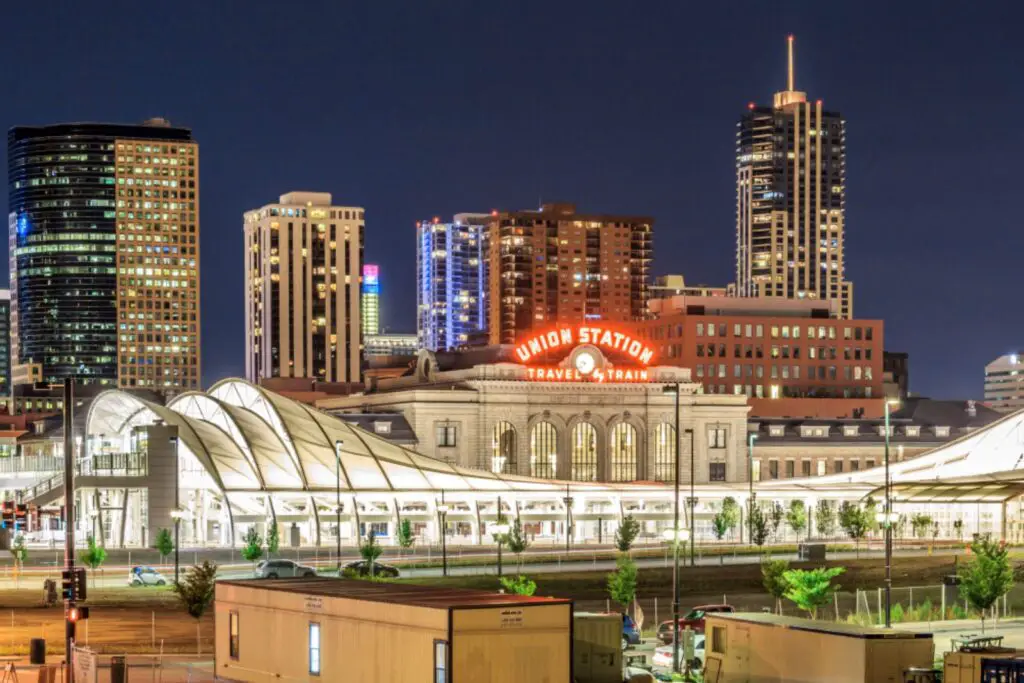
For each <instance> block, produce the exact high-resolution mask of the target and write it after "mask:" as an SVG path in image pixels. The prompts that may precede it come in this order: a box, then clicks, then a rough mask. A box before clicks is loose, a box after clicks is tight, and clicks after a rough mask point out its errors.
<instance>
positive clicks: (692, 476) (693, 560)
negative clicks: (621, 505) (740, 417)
mask: <svg viewBox="0 0 1024 683" xmlns="http://www.w3.org/2000/svg"><path fill="white" fill-rule="evenodd" d="M678 390H679V385H678V384H677V385H676V391H678ZM678 400H679V394H678V393H677V394H676V401H678ZM677 416H678V413H677ZM677 419H678V418H677ZM676 428H677V429H678V426H677V427H676ZM684 431H685V432H686V433H687V434H689V435H690V498H689V500H688V501H687V502H688V503H689V504H690V566H691V567H695V566H697V560H696V558H695V555H694V547H693V545H694V543H695V542H696V539H697V526H696V520H695V519H694V510H695V508H696V506H697V492H696V490H695V488H694V486H695V484H694V481H695V479H696V477H697V475H696V467H695V465H694V462H695V461H696V460H697V454H696V453H695V452H694V450H693V430H692V429H687V430H684Z"/></svg>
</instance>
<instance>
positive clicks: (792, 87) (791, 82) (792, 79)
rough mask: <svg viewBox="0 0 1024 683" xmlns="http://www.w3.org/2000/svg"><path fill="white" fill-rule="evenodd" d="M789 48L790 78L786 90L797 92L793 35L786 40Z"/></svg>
mask: <svg viewBox="0 0 1024 683" xmlns="http://www.w3.org/2000/svg"><path fill="white" fill-rule="evenodd" d="M786 43H787V46H788V47H789V71H788V73H789V78H788V79H787V80H786V90H789V91H791V92H792V91H793V90H796V78H795V77H794V75H793V34H792V33H790V34H789V36H788V37H787V38H786Z"/></svg>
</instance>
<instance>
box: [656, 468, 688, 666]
mask: <svg viewBox="0 0 1024 683" xmlns="http://www.w3.org/2000/svg"><path fill="white" fill-rule="evenodd" d="M676 469H679V468H678V466H677V467H676ZM677 507H678V504H677ZM661 536H662V538H664V539H665V540H666V541H668V542H669V543H671V544H672V557H673V560H674V562H673V565H672V583H673V587H672V671H673V672H675V673H679V544H680V543H681V542H682V543H685V542H686V541H687V540H688V539H689V538H690V531H689V529H680V528H679V526H678V525H676V526H675V527H673V528H671V529H665V530H664V531H662V532H661Z"/></svg>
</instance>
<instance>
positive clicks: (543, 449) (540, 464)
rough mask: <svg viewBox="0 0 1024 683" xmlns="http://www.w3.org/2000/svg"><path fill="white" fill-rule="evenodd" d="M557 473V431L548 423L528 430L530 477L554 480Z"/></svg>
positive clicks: (539, 424)
mask: <svg viewBox="0 0 1024 683" xmlns="http://www.w3.org/2000/svg"><path fill="white" fill-rule="evenodd" d="M557 471H558V431H557V430H556V429H555V425H553V424H551V423H550V422H538V423H537V424H535V425H533V429H531V430H530V476H531V477H541V478H543V479H554V478H555V476H556V473H557Z"/></svg>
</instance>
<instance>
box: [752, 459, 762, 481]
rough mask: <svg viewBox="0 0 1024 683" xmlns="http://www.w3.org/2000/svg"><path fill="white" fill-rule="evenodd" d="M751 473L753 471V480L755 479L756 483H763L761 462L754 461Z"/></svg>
mask: <svg viewBox="0 0 1024 683" xmlns="http://www.w3.org/2000/svg"><path fill="white" fill-rule="evenodd" d="M750 471H751V479H753V480H754V481H761V461H760V460H755V461H754V463H753V465H751V468H750Z"/></svg>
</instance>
